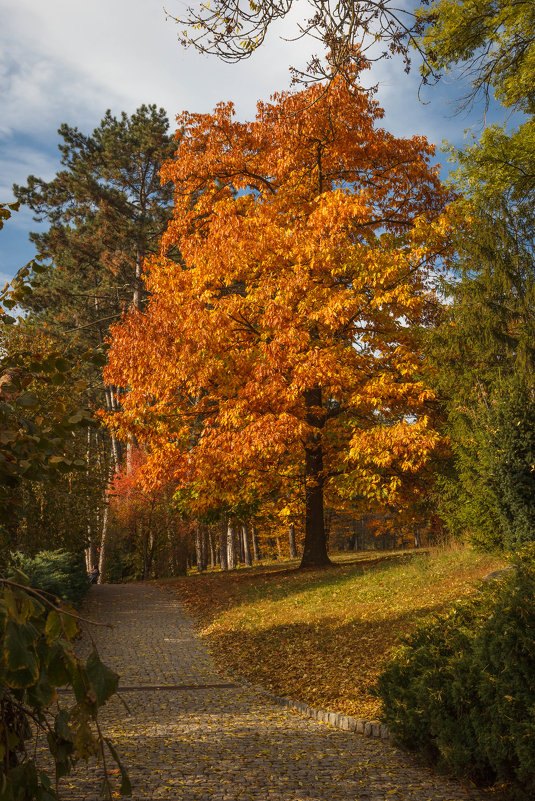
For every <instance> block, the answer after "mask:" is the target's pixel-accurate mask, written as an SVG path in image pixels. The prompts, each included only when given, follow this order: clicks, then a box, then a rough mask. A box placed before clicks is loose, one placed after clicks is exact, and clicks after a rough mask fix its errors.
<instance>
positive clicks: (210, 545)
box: [206, 529, 216, 570]
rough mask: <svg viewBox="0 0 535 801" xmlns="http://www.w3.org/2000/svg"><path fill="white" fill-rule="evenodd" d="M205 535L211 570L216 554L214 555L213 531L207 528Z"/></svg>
mask: <svg viewBox="0 0 535 801" xmlns="http://www.w3.org/2000/svg"><path fill="white" fill-rule="evenodd" d="M206 536H207V537H208V548H209V550H210V567H211V568H212V570H213V568H214V567H215V566H216V556H215V547H214V535H213V532H212V531H210V530H209V529H208V531H207V534H206Z"/></svg>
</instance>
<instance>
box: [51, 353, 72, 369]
mask: <svg viewBox="0 0 535 801" xmlns="http://www.w3.org/2000/svg"><path fill="white" fill-rule="evenodd" d="M55 367H56V370H59V372H60V373H66V372H67V371H68V370H70V369H71V367H72V365H71V364H70V363H69V362H68V361H67V359H64V358H63V357H62V356H60V358H59V359H56V361H55Z"/></svg>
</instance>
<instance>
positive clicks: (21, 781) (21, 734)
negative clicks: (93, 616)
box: [0, 571, 131, 801]
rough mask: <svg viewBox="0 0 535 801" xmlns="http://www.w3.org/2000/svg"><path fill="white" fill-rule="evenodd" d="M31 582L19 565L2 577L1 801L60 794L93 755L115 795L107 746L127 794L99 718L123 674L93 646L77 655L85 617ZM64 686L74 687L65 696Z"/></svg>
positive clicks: (107, 791) (106, 788)
mask: <svg viewBox="0 0 535 801" xmlns="http://www.w3.org/2000/svg"><path fill="white" fill-rule="evenodd" d="M28 584H29V580H28V578H27V577H26V576H25V575H24V574H23V573H20V572H18V571H16V572H15V574H14V575H13V576H12V577H11V578H10V579H8V578H5V577H3V576H0V587H1V592H0V711H1V716H0V717H1V724H0V801H33V800H34V799H36V801H54V800H57V799H59V781H60V779H61V778H63V777H64V776H66V775H68V774H69V773H70V772H71V770H72V768H73V767H74V765H75V764H76V762H77V761H78V760H80V759H88V758H89V757H95V758H96V759H97V760H99V761H100V762H101V763H102V766H103V783H102V788H101V794H102V797H103V798H111V797H112V789H113V788H112V787H111V785H110V782H109V780H108V777H107V770H106V758H107V755H108V753H109V754H110V755H111V758H112V759H113V760H114V761H115V762H116V763H117V765H118V768H119V773H120V776H121V784H120V788H119V792H120V793H121V794H122V795H129V794H130V792H131V787H130V782H129V779H128V776H127V773H126V771H125V768H124V766H123V765H122V763H121V761H120V759H119V756H118V754H117V751H116V750H115V748H114V746H113V744H112V743H110V742H109V741H108V740H107V739H106V738H105V737H104V736H103V735H102V732H101V729H100V725H99V721H98V712H99V710H100V708H101V707H102V706H104V704H105V703H106V702H107V701H108V699H109V698H110V697H111V696H112V695H113V694H114V693H115V692H116V690H117V685H118V681H119V677H118V675H117V674H116V673H114V672H113V671H112V670H110V669H109V668H108V667H106V665H104V664H103V662H101V660H100V658H99V655H98V653H97V651H96V649H95V648H93V650H92V652H91V654H90V655H89V657H88V658H87V660H86V661H85V662H83V661H82V660H81V659H80V658H78V657H77V656H76V654H75V652H74V650H73V647H72V641H73V639H74V637H75V636H76V635H77V634H78V632H79V625H78V624H79V622H80V620H81V618H80V617H79V616H78V615H77V614H76V613H75V612H74V610H73V609H71V608H69V607H64V606H62V605H60V604H59V603H56V602H55V601H56V599H52V598H51V597H49V596H48V594H47V593H43V592H41V591H39V590H35V589H33V588H31V587H29V586H28ZM60 687H61V688H66V689H70V690H72V694H71V693H67V694H66V695H65V700H64V701H61V702H60V698H59V695H58V688H60ZM46 748H48V751H49V752H50V755H51V757H52V763H53V771H52V772H53V775H52V776H51V775H50V773H51V770H50V768H51V761H50V758H49V757H48V755H46V754H45V750H46Z"/></svg>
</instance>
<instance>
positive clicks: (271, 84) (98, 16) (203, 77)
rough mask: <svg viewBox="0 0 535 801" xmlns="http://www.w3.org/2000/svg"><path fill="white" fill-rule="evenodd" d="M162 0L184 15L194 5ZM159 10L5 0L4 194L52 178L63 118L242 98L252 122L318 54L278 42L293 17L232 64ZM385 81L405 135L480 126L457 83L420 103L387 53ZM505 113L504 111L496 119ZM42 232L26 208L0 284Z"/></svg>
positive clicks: (2, 256) (110, 0)
mask: <svg viewBox="0 0 535 801" xmlns="http://www.w3.org/2000/svg"><path fill="white" fill-rule="evenodd" d="M165 2H166V8H167V10H168V11H169V12H170V13H175V14H180V13H183V11H184V7H185V5H186V3H184V2H182V0H165ZM162 6H163V3H162V0H92V2H91V3H88V2H87V1H86V0H84V2H82V0H46V2H45V3H37V2H36V0H0V9H1V19H2V27H1V29H0V201H1V202H6V201H9V200H11V199H12V190H11V187H12V185H13V183H18V184H24V183H25V182H26V178H27V176H28V175H29V174H34V175H36V176H38V177H40V178H44V179H45V180H49V179H51V178H52V177H53V176H54V174H55V173H56V171H57V170H58V169H59V167H60V162H59V151H58V148H57V146H58V141H59V138H58V135H57V129H58V127H59V125H60V124H61V123H62V122H66V123H68V124H69V125H71V126H77V127H78V128H80V130H82V131H84V132H90V131H92V130H93V128H95V127H96V126H97V125H98V124H99V122H100V120H101V118H102V116H103V115H104V113H105V111H106V109H108V108H110V109H111V110H112V112H113V113H115V114H120V112H121V111H126V112H127V113H132V112H133V111H135V109H136V108H138V107H139V106H140V105H141V104H142V103H156V104H157V105H158V106H163V107H164V108H165V109H166V110H167V112H168V115H169V118H170V120H171V121H174V117H175V115H176V114H177V113H179V112H180V111H183V110H185V109H187V110H189V111H201V112H206V111H210V110H211V109H212V108H213V107H214V106H215V104H216V103H218V102H219V101H221V100H233V101H234V102H235V104H236V107H237V113H238V116H239V117H241V118H244V119H245V118H249V117H252V116H254V112H255V104H256V101H257V100H258V99H266V98H268V97H269V95H270V94H271V93H272V92H274V91H277V90H283V89H286V88H289V83H290V74H289V65H290V64H294V65H296V66H299V65H304V64H305V63H306V60H307V55H308V54H309V53H310V52H312V51H313V50H315V48H314V46H313V44H312V43H310V42H308V41H306V40H301V41H298V42H291V43H290V42H284V41H282V40H281V38H280V35H281V33H282V34H284V35H288V34H290V35H291V32H292V30H293V28H292V21H291V20H286V21H285V22H283V23H282V24H279V25H278V28H277V29H275V30H273V32H272V34H271V35H270V37H269V39H268V41H267V42H266V43H265V44H264V45H263V46H262V48H260V49H259V51H257V53H256V54H254V55H253V56H252V57H251V58H250V59H248V60H247V61H245V62H243V63H242V64H238V65H235V64H230V65H227V64H223V63H221V62H219V61H217V60H215V59H214V58H210V57H207V56H201V55H199V54H197V53H195V52H192V51H185V50H184V49H183V48H182V47H181V46H180V45H179V43H178V41H177V32H178V30H177V26H176V25H175V24H174V23H173V22H172V21H168V20H166V16H165V12H164V9H163V7H162ZM301 7H302V6H301ZM415 67H416V60H415ZM376 81H378V82H380V90H379V94H378V100H379V102H380V103H381V105H382V106H383V108H384V109H385V111H386V117H385V119H384V121H383V125H384V127H385V128H388V129H389V130H391V131H392V132H393V133H395V134H396V135H402V136H411V135H413V134H423V135H425V136H427V138H428V139H429V140H430V141H432V142H435V143H437V144H440V143H441V142H442V140H445V139H446V140H449V141H451V142H453V143H455V144H457V145H460V144H461V143H462V141H463V135H464V130H465V129H466V128H468V127H469V126H471V125H473V124H475V125H476V131H477V126H478V125H480V124H481V113H480V112H476V113H473V114H472V115H471V116H469V117H467V116H466V115H465V116H453V107H452V105H451V100H452V99H453V97H454V96H455V95H458V94H460V93H461V91H462V90H461V88H460V87H459V86H458V85H452V82H451V81H450V82H445V83H444V84H442V85H441V86H440V87H439V88H435V89H432V88H428V89H426V90H425V92H424V97H425V99H426V100H427V101H428V103H427V104H426V105H424V104H422V103H420V102H419V100H418V84H419V79H418V74H417V70H416V69H414V71H413V73H412V74H411V75H409V76H407V75H406V74H405V73H404V71H403V67H402V64H401V63H400V62H399V61H396V60H389V61H383V62H380V63H378V64H376V65H375V66H374V68H373V71H372V75H371V81H370V82H371V83H375V82H376ZM503 116H504V115H503V111H500V110H495V111H494V112H493V113H491V114H490V115H488V116H487V122H489V121H492V120H499V121H500V122H501V121H503ZM439 159H440V160H441V162H445V157H444V156H442V155H440V154H439ZM446 173H447V167H446V168H445V169H444V173H443V174H446ZM35 229H36V224H35V223H34V222H33V221H32V217H31V213H30V212H29V211H27V210H21V211H20V212H19V213H18V214H16V215H14V217H12V219H11V220H10V221H9V222H8V223H7V225H6V226H5V227H4V229H3V230H2V232H1V233H0V282H1V283H0V286H1V285H3V283H4V282H5V281H7V280H9V279H10V278H11V277H12V276H13V275H14V273H15V272H16V271H17V269H18V268H19V267H20V266H22V265H23V264H25V263H26V262H27V261H28V260H29V259H31V258H32V256H33V255H34V253H33V249H32V246H31V244H30V243H29V242H28V232H29V231H31V230H35Z"/></svg>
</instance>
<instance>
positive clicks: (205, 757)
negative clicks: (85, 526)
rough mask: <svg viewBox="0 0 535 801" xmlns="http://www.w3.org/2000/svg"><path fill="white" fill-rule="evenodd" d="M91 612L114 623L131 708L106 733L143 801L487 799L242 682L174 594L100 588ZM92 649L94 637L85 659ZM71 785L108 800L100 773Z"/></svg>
mask: <svg viewBox="0 0 535 801" xmlns="http://www.w3.org/2000/svg"><path fill="white" fill-rule="evenodd" d="M84 614H85V615H87V616H89V617H91V618H92V619H93V620H97V621H101V622H106V623H111V624H112V626H113V629H112V630H110V629H108V628H95V627H91V635H92V637H93V638H94V640H95V642H96V644H97V647H98V650H99V653H100V656H101V658H102V659H103V661H104V662H106V664H108V665H109V666H110V667H112V668H113V669H114V670H116V671H117V672H118V673H119V674H120V676H121V679H120V687H122V688H123V689H124V692H123V694H122V697H123V698H124V701H125V702H126V704H127V705H128V711H127V710H126V709H125V707H124V705H123V704H122V703H121V701H120V700H119V699H117V698H115V697H114V698H113V699H112V700H111V701H110V702H109V703H108V705H107V707H106V708H105V710H104V711H103V713H102V727H103V731H104V734H105V735H106V736H109V737H110V738H111V739H112V741H113V742H114V744H115V746H116V747H117V750H118V751H119V753H120V755H121V757H122V759H123V761H124V762H125V764H126V765H127V768H128V772H129V775H130V778H131V781H132V785H133V795H132V798H133V799H135V800H136V801H137V800H138V799H139V801H148V800H149V799H154V800H155V801H156V799H173V801H175V800H176V801H208V799H210V801H242V799H244V800H245V799H246V800H249V799H251V801H334V799H343V801H387V800H389V801H392V800H393V799H395V800H396V801H460V799H462V800H463V801H466V799H467V798H473V799H482V798H486V797H487V796H486V795H485V794H482V793H475V792H472V791H467V790H466V789H465V788H463V787H462V786H461V785H460V784H459V783H457V782H453V781H449V780H448V779H445V778H443V777H440V776H436V775H434V774H433V773H432V772H431V771H429V770H428V769H426V768H424V767H420V766H418V765H417V764H416V763H415V762H414V760H413V759H412V757H410V756H408V755H406V754H404V753H403V752H401V751H400V750H398V749H396V748H393V747H392V746H391V745H389V744H388V743H385V742H381V741H379V740H373V739H370V738H366V737H363V736H362V735H359V734H354V733H351V732H347V731H342V730H341V729H336V728H333V727H331V726H329V725H327V724H324V723H319V722H318V721H315V720H311V719H310V718H305V717H302V716H300V715H298V714H295V713H293V712H292V711H291V710H289V709H285V708H282V707H280V706H277V705H276V704H274V703H272V702H271V701H270V700H269V698H267V697H265V696H263V695H262V694H261V693H257V692H255V691H254V690H253V689H251V688H247V687H244V686H242V685H240V684H237V683H236V680H235V679H232V678H231V677H229V676H225V675H224V674H222V673H221V672H219V671H218V670H217V667H216V666H215V664H214V663H213V661H212V659H211V657H210V655H209V653H208V652H207V650H206V648H205V647H204V645H203V643H202V641H201V640H200V639H199V638H198V637H197V636H196V635H195V631H194V627H193V622H192V620H191V618H190V617H189V616H188V615H187V614H186V612H185V610H184V608H183V606H182V605H181V604H180V603H179V601H178V600H177V599H176V598H175V597H174V596H173V595H172V594H171V593H170V592H168V591H165V590H162V589H158V588H156V587H147V586H144V585H103V586H96V587H93V588H92V589H91V592H90V594H89V599H88V601H87V603H86V606H85V609H84ZM90 649H91V642H90V639H89V637H88V636H87V634H86V635H84V638H83V639H82V641H81V643H80V645H79V650H80V651H81V652H85V653H88V652H89V650H90ZM225 685H226V686H225ZM229 685H231V686H229ZM112 778H113V779H115V778H116V777H115V776H113V777H112ZM61 787H62V797H63V798H64V799H65V800H66V801H79V800H81V799H84V801H90V800H91V801H93V799H95V800H96V799H99V798H100V794H99V792H98V789H97V788H98V787H99V773H98V770H97V769H96V768H95V767H93V766H91V764H90V765H89V766H87V767H86V766H85V764H84V763H82V765H81V767H79V768H77V770H76V773H75V774H74V776H72V777H69V778H67V779H63V780H62V784H61Z"/></svg>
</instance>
